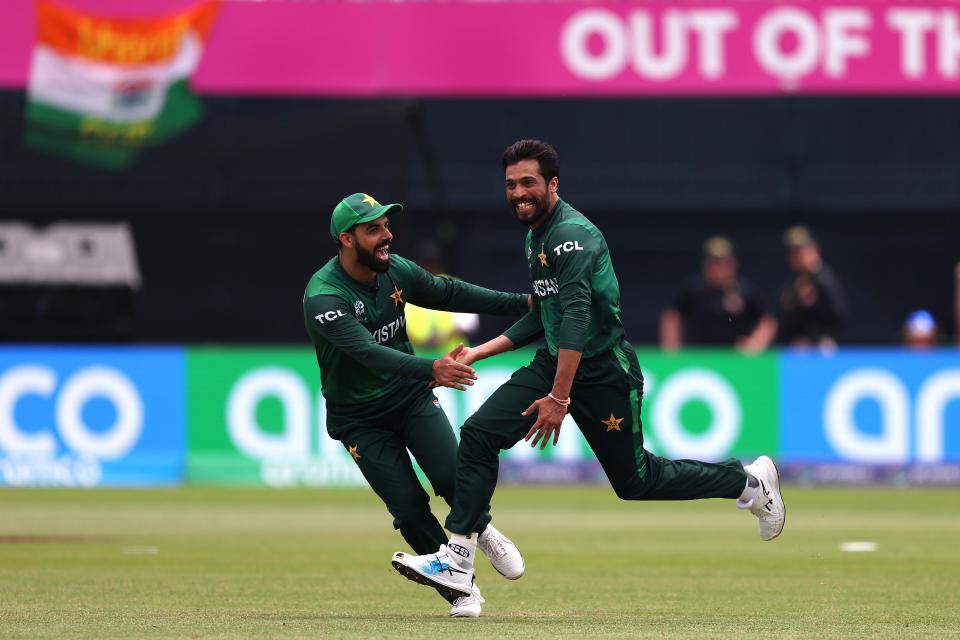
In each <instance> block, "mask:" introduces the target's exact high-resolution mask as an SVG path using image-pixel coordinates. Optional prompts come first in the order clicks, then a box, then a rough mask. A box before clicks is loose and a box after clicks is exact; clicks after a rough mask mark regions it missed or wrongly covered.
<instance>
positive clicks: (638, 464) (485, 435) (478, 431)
mask: <svg viewBox="0 0 960 640" xmlns="http://www.w3.org/2000/svg"><path fill="white" fill-rule="evenodd" d="M556 369H557V359H556V357H554V356H551V355H550V354H549V352H547V351H546V350H545V349H540V350H538V351H537V353H536V356H535V357H534V359H533V361H532V362H531V363H530V364H528V365H527V366H525V367H523V368H521V369H519V370H517V371H516V372H514V374H513V376H512V377H511V378H510V380H508V381H507V382H506V383H504V384H503V385H502V386H501V387H500V388H499V389H497V390H496V391H495V392H494V393H493V395H491V396H490V398H488V399H487V401H486V402H484V403H483V405H482V406H481V407H480V409H478V410H477V412H476V413H474V414H473V415H472V416H470V418H469V419H468V420H467V421H466V423H464V425H463V427H462V428H461V430H460V446H459V449H458V452H457V479H456V489H455V491H454V503H453V509H452V510H451V511H450V514H449V516H447V521H446V527H447V529H448V530H449V531H451V532H453V533H460V534H468V533H470V532H471V531H475V530H476V529H475V527H474V522H476V521H477V520H478V519H479V518H480V517H481V515H482V514H483V513H484V510H485V509H487V508H488V505H489V504H490V500H491V499H492V497H493V492H494V489H495V488H496V484H497V473H498V470H499V458H498V454H499V453H500V451H502V450H504V449H509V448H510V447H512V446H513V445H515V444H516V443H517V442H520V441H521V440H522V438H523V437H524V436H526V434H527V432H528V431H529V430H530V427H531V426H533V423H534V422H535V419H536V415H535V414H534V415H531V416H528V417H524V416H522V415H520V414H521V412H522V411H523V410H524V409H526V408H527V407H529V406H530V405H531V404H532V403H533V402H534V401H536V400H538V399H540V398H542V397H544V396H546V395H547V393H549V391H550V389H551V388H552V387H553V379H554V376H555V374H556ZM570 397H571V399H572V401H571V403H570V414H571V415H572V416H573V419H574V421H575V422H576V423H577V426H578V427H579V428H580V431H581V432H582V433H583V436H584V438H586V441H587V443H588V444H589V445H590V448H591V449H593V451H594V453H595V454H596V455H597V459H598V460H599V461H600V465H601V466H602V467H603V470H604V472H605V473H606V474H607V478H608V479H609V480H610V484H611V485H612V486H613V490H614V491H615V492H616V494H617V496H619V497H620V498H622V499H624V500H694V499H699V498H738V497H739V496H740V494H741V493H742V492H743V489H744V487H745V485H746V481H747V475H746V472H745V471H744V470H743V465H742V464H740V462H739V461H737V460H735V459H730V460H728V461H726V462H722V463H719V464H711V463H706V462H700V461H697V460H667V459H665V458H661V457H658V456H655V455H653V454H651V453H649V452H647V451H646V450H645V449H644V448H643V431H642V425H641V423H640V402H641V400H642V397H643V377H642V375H641V373H640V365H639V363H638V362H637V356H636V354H635V353H634V351H633V347H631V346H630V343H629V342H627V341H626V340H624V341H622V342H621V343H620V344H618V345H616V346H615V347H614V348H613V349H611V350H610V351H608V352H606V353H602V354H600V355H597V356H594V357H592V358H585V359H583V360H581V362H580V366H579V367H578V369H577V374H576V377H575V378H574V381H573V386H572V388H571V390H570ZM525 444H526V443H524V445H525Z"/></svg>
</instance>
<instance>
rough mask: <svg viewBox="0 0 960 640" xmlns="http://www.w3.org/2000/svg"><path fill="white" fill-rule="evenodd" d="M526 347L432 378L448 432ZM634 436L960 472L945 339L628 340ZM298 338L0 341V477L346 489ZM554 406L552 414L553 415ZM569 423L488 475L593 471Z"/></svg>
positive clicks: (709, 455)
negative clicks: (781, 345)
mask: <svg viewBox="0 0 960 640" xmlns="http://www.w3.org/2000/svg"><path fill="white" fill-rule="evenodd" d="M531 356H532V352H530V351H518V352H514V353H510V354H504V355H501V356H498V357H497V358H493V359H491V360H488V361H484V362H480V363H478V364H477V365H476V368H477V370H478V373H479V377H480V378H479V381H478V383H477V385H476V386H475V387H473V388H471V389H470V390H469V391H467V392H465V393H461V392H457V391H452V390H449V389H440V390H437V392H436V394H437V397H438V398H439V401H440V404H441V407H442V408H443V410H444V411H445V412H446V413H447V415H448V416H449V417H450V422H451V423H452V424H453V425H454V427H455V428H456V429H458V428H459V425H460V424H462V423H463V421H464V420H465V419H466V418H467V417H468V416H469V415H470V414H471V413H472V412H473V411H474V410H475V409H476V408H477V407H478V406H479V405H480V404H481V403H482V402H483V401H484V399H485V398H486V397H487V396H488V395H489V394H490V393H491V392H492V391H493V390H494V389H496V388H497V386H499V385H500V384H501V383H503V382H504V381H505V380H507V379H508V377H509V376H510V374H511V372H512V371H513V370H514V369H515V368H517V367H519V366H522V365H523V364H525V363H526V362H528V361H529V360H530V358H531ZM638 356H639V358H640V363H641V366H642V368H643V372H644V376H645V392H644V400H643V412H642V418H643V424H644V433H645V439H646V446H647V449H649V450H650V451H652V452H654V453H656V454H658V455H662V456H666V457H670V458H698V459H702V460H720V459H724V458H728V457H736V458H740V459H743V460H749V459H751V458H753V457H754V456H756V455H758V454H761V453H765V454H771V455H773V456H774V457H775V458H776V459H777V460H778V462H779V463H780V464H781V466H782V468H783V470H784V473H785V474H786V475H787V476H788V477H789V478H790V479H793V480H795V481H800V482H811V483H819V482H843V483H870V482H893V483H922V484H960V353H958V352H956V351H949V350H939V351H932V352H927V353H911V352H906V351H902V350H895V349H887V350H841V351H839V352H837V353H835V354H832V355H820V354H816V353H809V352H793V351H771V352H768V353H765V354H762V355H756V356H742V355H738V354H735V353H733V352H727V351H700V350H696V351H684V352H682V353H680V354H664V353H662V352H659V351H654V350H640V351H639V352H638ZM319 384H320V383H319V374H318V370H317V365H316V362H315V359H314V355H313V351H312V350H311V349H310V348H307V347H287V348H245V347H244V348H241V347H218V348H210V347H189V346H188V347H147V346H135V347H111V348H106V347H104V348H100V347H97V348H93V347H53V346H32V347H4V348H0V484H2V485H8V486H76V487H89V486H99V485H104V486H153V485H178V484H183V483H187V484H194V485H268V486H277V487H281V486H344V485H346V486H349V485H362V484H363V478H362V476H361V475H360V473H359V471H358V469H357V467H356V466H355V465H354V463H353V460H352V458H351V457H350V455H349V454H348V453H347V451H346V450H345V449H344V447H343V446H342V445H341V444H340V443H339V442H336V441H334V440H331V439H330V438H329V437H328V436H327V435H326V432H325V428H324V425H325V420H324V403H323V398H322V395H321V394H320V390H319ZM569 420H570V419H569V418H568V421H569ZM602 477H603V476H602V470H600V468H599V465H598V464H597V462H596V460H595V458H594V457H593V455H592V453H591V451H590V449H589V447H587V445H586V443H585V441H584V440H583V438H582V436H581V435H580V433H579V431H578V429H577V428H576V426H575V425H574V424H573V423H572V422H570V423H569V424H566V425H565V426H564V428H563V430H562V431H561V436H560V441H559V443H558V445H557V446H556V447H550V448H548V449H547V450H546V451H543V452H541V451H539V450H533V449H531V448H530V447H528V446H526V445H525V444H523V443H521V444H520V445H518V446H516V447H514V448H513V449H511V450H510V451H507V452H505V453H504V454H503V458H502V478H503V479H504V481H517V482H524V481H527V482H529V481H536V482H580V481H596V480H602Z"/></svg>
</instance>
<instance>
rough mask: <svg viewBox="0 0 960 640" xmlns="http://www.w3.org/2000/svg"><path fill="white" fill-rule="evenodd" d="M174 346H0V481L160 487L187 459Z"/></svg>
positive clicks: (180, 359)
mask: <svg viewBox="0 0 960 640" xmlns="http://www.w3.org/2000/svg"><path fill="white" fill-rule="evenodd" d="M185 368H186V364H185V357H184V352H183V349H182V348H161V347H156V348H151V347H130V348H85V347H23V348H9V349H0V485H16V486H77V487H85V486H98V485H124V486H135V485H165V484H170V485H172V484H179V483H180V482H182V479H183V467H184V462H185V455H186V418H185V405H186V403H185V395H186V378H185Z"/></svg>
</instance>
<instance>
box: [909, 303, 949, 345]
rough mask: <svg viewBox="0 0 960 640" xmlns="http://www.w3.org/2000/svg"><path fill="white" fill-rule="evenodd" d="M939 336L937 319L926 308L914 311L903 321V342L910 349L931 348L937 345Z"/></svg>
mask: <svg viewBox="0 0 960 640" xmlns="http://www.w3.org/2000/svg"><path fill="white" fill-rule="evenodd" d="M939 336H940V330H939V328H938V327H937V321H936V320H934V318H933V315H931V314H930V312H929V311H927V310H926V309H919V310H917V311H914V312H913V313H911V314H910V315H908V316H907V321H906V322H904V323H903V344H904V345H905V346H906V347H909V348H910V349H916V350H922V349H931V348H933V347H935V346H937V339H938V338H939Z"/></svg>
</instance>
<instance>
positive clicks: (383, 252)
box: [373, 244, 390, 262]
mask: <svg viewBox="0 0 960 640" xmlns="http://www.w3.org/2000/svg"><path fill="white" fill-rule="evenodd" d="M373 255H375V256H376V257H377V260H380V261H381V262H385V261H387V260H389V259H390V245H389V244H385V245H383V246H380V247H377V248H376V249H374V250H373Z"/></svg>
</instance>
